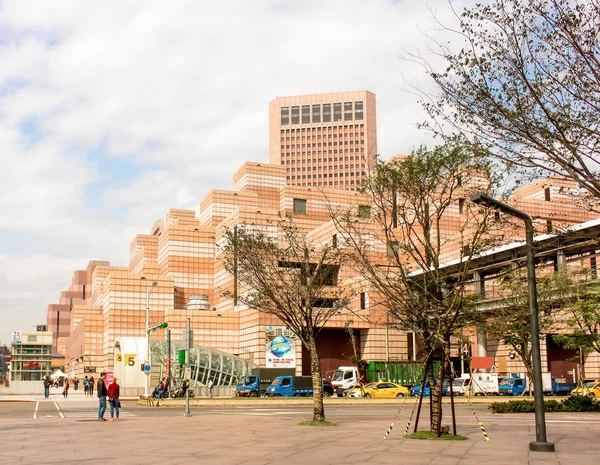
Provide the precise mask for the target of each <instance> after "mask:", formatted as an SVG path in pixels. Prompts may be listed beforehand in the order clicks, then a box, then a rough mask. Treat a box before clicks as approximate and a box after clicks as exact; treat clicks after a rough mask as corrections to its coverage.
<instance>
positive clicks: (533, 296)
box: [471, 194, 554, 452]
mask: <svg viewBox="0 0 600 465" xmlns="http://www.w3.org/2000/svg"><path fill="white" fill-rule="evenodd" d="M471 202H473V203H476V204H479V205H484V206H486V207H491V208H494V209H496V210H499V211H501V212H502V213H505V214H507V215H509V216H512V217H515V218H519V219H521V220H523V221H524V223H525V247H526V254H527V287H528V290H529V299H528V301H529V325H530V327H531V361H532V363H533V395H534V402H535V438H536V440H535V441H531V442H530V443H529V450H531V451H536V452H554V444H553V443H552V442H550V441H548V439H547V437H546V415H545V413H544V387H543V382H542V357H541V349H540V325H539V321H538V313H539V310H538V302H537V288H536V282H535V256H534V251H533V247H534V244H533V233H534V228H533V220H532V219H531V217H530V216H529V215H528V214H527V213H525V212H523V211H521V210H517V209H516V208H514V207H511V206H510V205H507V204H505V203H502V202H500V201H499V200H496V199H494V198H493V197H490V196H489V195H485V194H475V195H473V196H471Z"/></svg>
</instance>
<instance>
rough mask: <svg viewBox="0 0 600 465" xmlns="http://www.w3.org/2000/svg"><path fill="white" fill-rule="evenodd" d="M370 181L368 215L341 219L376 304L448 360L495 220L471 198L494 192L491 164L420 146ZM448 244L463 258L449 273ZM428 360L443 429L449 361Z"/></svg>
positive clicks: (468, 317)
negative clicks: (475, 260)
mask: <svg viewBox="0 0 600 465" xmlns="http://www.w3.org/2000/svg"><path fill="white" fill-rule="evenodd" d="M365 186H366V187H365V192H366V193H367V194H368V195H369V196H370V197H371V199H372V203H373V206H372V215H371V218H370V219H365V218H362V217H361V215H356V214H355V212H348V214H346V215H343V216H339V217H338V218H337V219H336V224H337V227H338V229H339V231H340V233H341V236H342V237H343V242H344V244H345V247H347V248H348V250H349V252H348V254H349V256H350V257H351V259H352V261H353V264H354V266H355V267H356V269H357V270H358V272H359V273H360V275H361V276H362V279H363V281H364V282H363V283H362V284H363V285H364V287H365V288H367V289H369V300H370V302H371V306H379V307H380V308H383V309H386V310H387V311H389V321H391V322H392V324H393V325H394V326H395V327H397V328H398V329H401V330H405V331H415V332H416V333H417V334H419V336H420V337H421V339H422V340H423V342H424V346H425V351H426V353H427V354H431V353H432V351H434V350H436V349H438V350H440V351H441V352H442V355H441V357H442V360H445V356H444V354H449V350H450V337H451V336H452V334H453V333H454V332H456V331H457V330H458V329H459V328H462V327H464V326H465V325H468V324H469V323H470V322H471V321H473V317H474V315H473V313H474V305H473V304H474V297H473V295H472V293H471V292H469V288H470V286H471V284H470V279H471V274H472V272H471V259H472V257H473V255H474V254H475V253H477V251H479V250H481V249H482V248H485V247H487V246H489V245H490V242H491V240H490V239H488V238H487V236H486V233H488V232H489V231H490V228H493V227H494V225H495V222H494V221H486V220H487V218H488V216H487V215H489V214H490V213H489V212H488V211H482V210H481V209H480V208H479V207H478V206H477V205H474V204H471V203H470V202H469V201H468V200H467V199H469V198H470V195H471V194H472V193H475V192H482V191H483V192H487V191H489V189H490V187H491V173H490V171H489V167H488V165H487V164H486V163H485V162H484V161H482V160H479V159H477V158H474V157H473V154H472V153H471V152H470V151H468V150H464V149H463V148H461V147H456V146H441V147H436V148H434V149H433V150H428V149H426V148H424V147H422V148H419V149H418V150H416V151H414V152H413V153H412V154H411V156H408V157H397V158H394V159H392V160H390V161H387V162H385V163H380V164H378V165H377V166H376V168H375V169H374V172H373V173H372V175H371V176H370V177H369V178H368V180H367V181H366V184H365ZM339 242H340V243H341V242H342V241H341V240H340V241H339ZM386 248H387V253H386V252H385V251H386ZM451 250H454V251H460V252H462V253H455V254H454V256H453V258H456V257H458V256H460V257H461V260H460V261H459V262H458V264H457V265H456V271H455V272H453V273H452V274H450V273H449V272H448V271H446V268H445V266H444V263H443V260H444V257H445V256H446V257H448V251H451ZM446 259H448V258H446ZM429 362H431V359H429V360H428V366H427V373H428V376H429V379H430V382H431V388H432V389H431V392H432V397H431V402H432V404H431V405H432V406H431V408H432V411H433V414H432V416H431V425H430V426H431V430H432V431H435V432H437V433H438V434H440V427H441V419H442V411H441V401H442V398H441V393H442V380H443V378H444V374H445V373H446V372H447V371H448V365H447V363H445V361H444V363H442V364H441V369H440V373H436V374H435V376H434V373H433V364H432V363H429ZM436 377H437V378H438V383H437V384H436V385H434V381H433V380H434V378H436ZM422 391H423V390H422Z"/></svg>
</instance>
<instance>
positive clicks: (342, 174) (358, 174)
mask: <svg viewBox="0 0 600 465" xmlns="http://www.w3.org/2000/svg"><path fill="white" fill-rule="evenodd" d="M344 176H345V177H350V176H358V177H361V176H366V175H365V172H364V171H363V172H362V173H345V174H344V173H339V174H338V173H333V174H332V173H329V174H327V173H325V174H318V175H316V174H315V175H314V176H313V175H312V174H303V175H302V177H300V175H297V176H292V177H291V179H293V180H295V179H321V178H337V177H340V178H343V177H344ZM287 179H290V177H289V176H288V177H287Z"/></svg>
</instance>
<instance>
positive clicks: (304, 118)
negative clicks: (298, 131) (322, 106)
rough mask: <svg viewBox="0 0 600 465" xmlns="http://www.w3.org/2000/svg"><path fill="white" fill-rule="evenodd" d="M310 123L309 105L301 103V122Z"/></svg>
mask: <svg viewBox="0 0 600 465" xmlns="http://www.w3.org/2000/svg"><path fill="white" fill-rule="evenodd" d="M309 123H310V105H302V124H309Z"/></svg>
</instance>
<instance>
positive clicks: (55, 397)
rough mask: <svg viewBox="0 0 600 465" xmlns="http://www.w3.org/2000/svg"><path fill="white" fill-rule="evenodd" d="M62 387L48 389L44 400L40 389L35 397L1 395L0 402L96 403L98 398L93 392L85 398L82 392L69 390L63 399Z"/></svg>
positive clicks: (42, 391)
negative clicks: (47, 394)
mask: <svg viewBox="0 0 600 465" xmlns="http://www.w3.org/2000/svg"><path fill="white" fill-rule="evenodd" d="M62 392H63V391H62V387H59V388H58V389H57V388H50V398H49V399H46V398H44V390H43V389H42V390H41V392H40V393H39V394H35V395H31V394H30V395H23V394H11V395H3V396H0V402H44V401H49V400H50V401H54V402H58V401H61V402H71V401H76V402H81V401H87V400H89V401H93V400H95V401H96V402H98V398H97V397H96V392H95V391H94V396H93V397H91V396H90V397H85V394H84V392H83V391H82V390H80V389H78V390H77V391H74V390H73V389H69V396H68V397H67V398H64V397H63V395H62Z"/></svg>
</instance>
